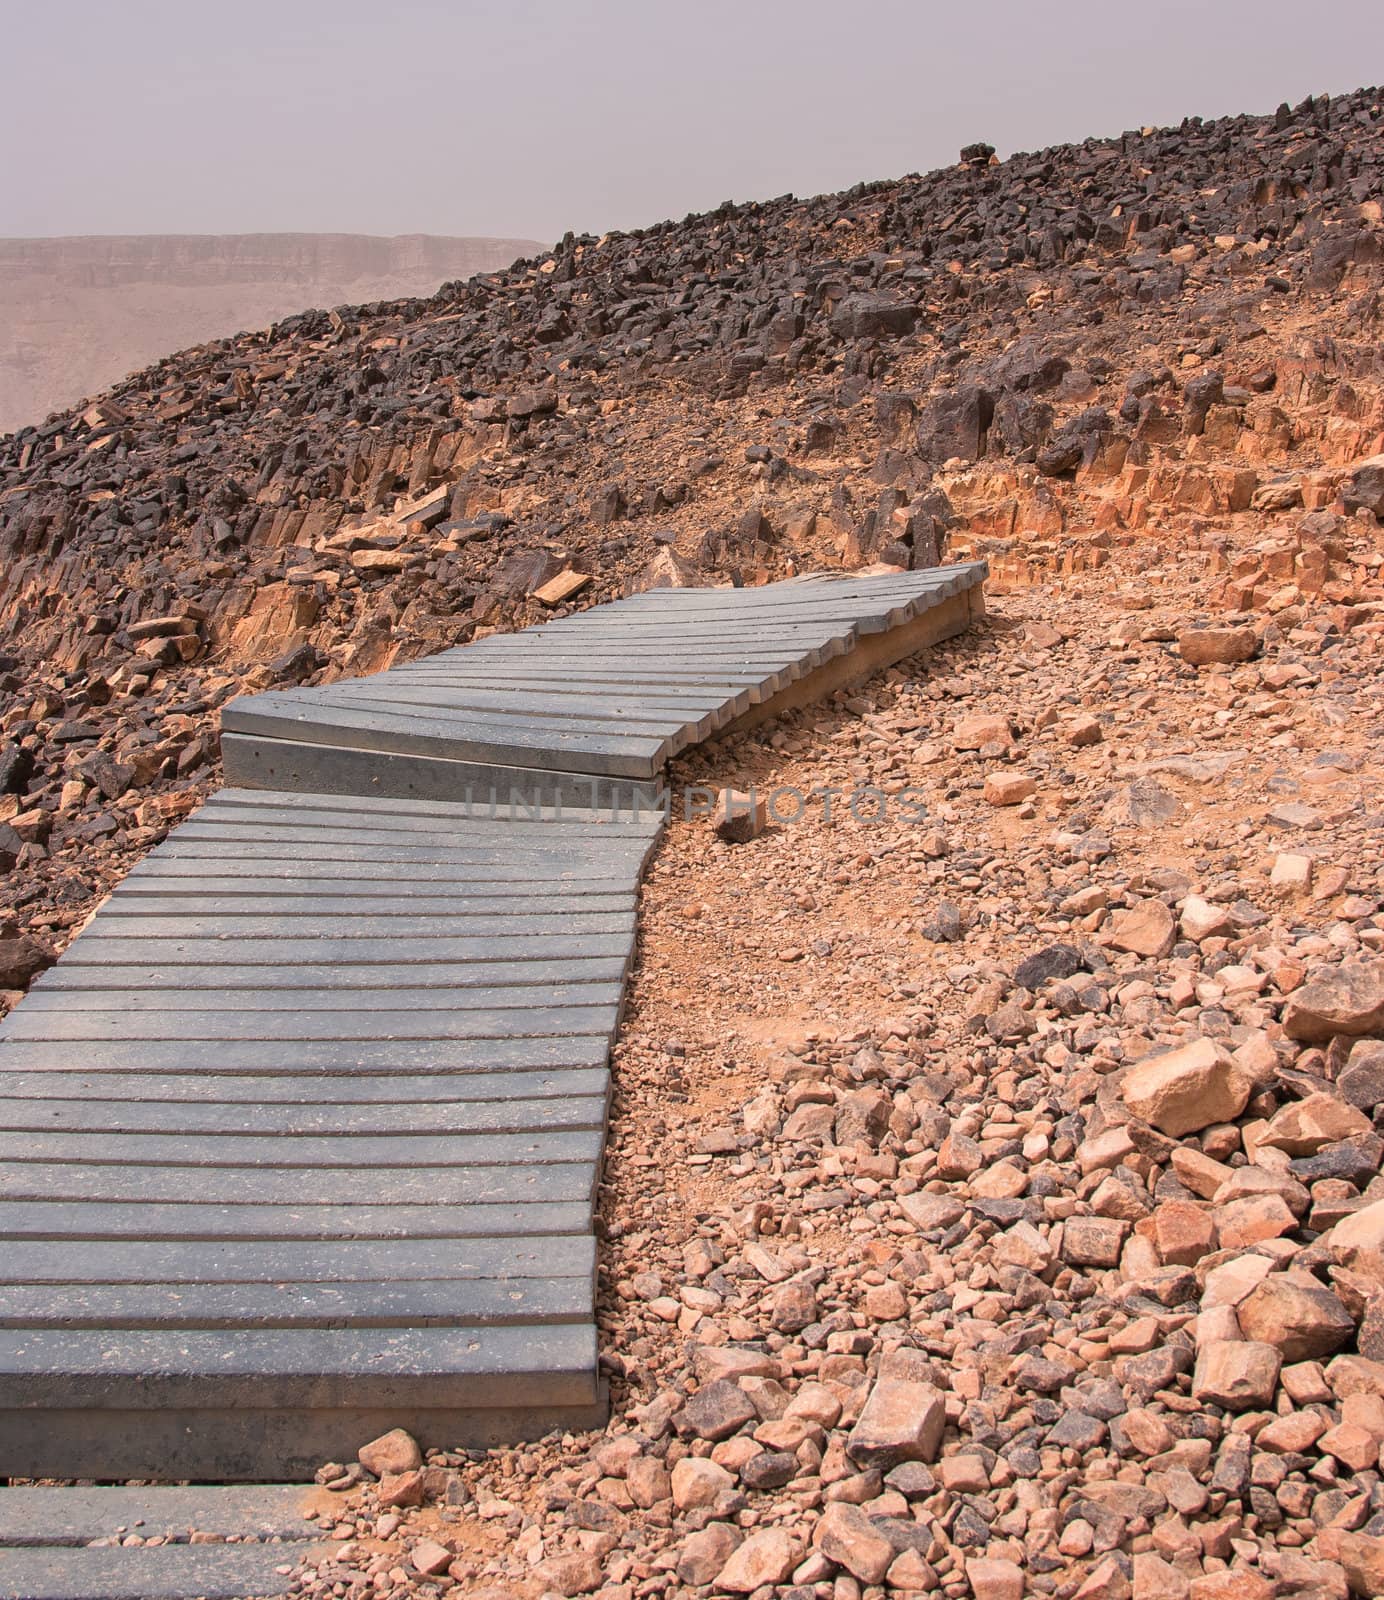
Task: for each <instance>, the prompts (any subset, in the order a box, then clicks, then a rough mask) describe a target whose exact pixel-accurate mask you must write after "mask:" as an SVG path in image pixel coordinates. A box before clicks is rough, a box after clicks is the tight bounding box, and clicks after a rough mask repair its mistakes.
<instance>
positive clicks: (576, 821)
mask: <svg viewBox="0 0 1384 1600" xmlns="http://www.w3.org/2000/svg"><path fill="white" fill-rule="evenodd" d="M266 804H268V805H273V806H275V807H276V808H282V809H284V810H305V811H322V812H335V813H337V814H338V815H340V816H343V817H344V818H346V819H347V820H348V821H354V820H355V819H356V818H358V817H374V816H386V817H389V818H391V819H394V820H399V819H416V820H419V821H430V822H431V823H433V824H435V825H436V826H437V828H438V829H439V831H446V830H448V829H450V828H452V827H453V826H455V825H458V824H466V823H476V824H478V825H480V824H484V825H486V826H494V827H502V828H503V829H504V832H505V833H506V834H507V835H508V834H513V835H514V836H515V837H523V836H524V835H525V834H526V833H530V832H532V831H534V830H535V829H547V828H548V827H550V826H551V822H552V820H554V819H552V818H549V817H548V816H546V815H545V816H544V817H543V819H542V820H538V821H536V820H534V819H533V818H532V817H530V816H528V815H527V814H526V813H525V812H523V811H519V812H516V813H511V812H509V811H508V810H506V809H504V808H499V809H497V811H496V812H495V813H494V814H493V815H491V814H489V813H486V814H485V815H484V816H478V815H477V813H476V812H475V811H474V810H473V809H471V808H469V807H467V806H464V805H459V804H457V803H456V802H455V801H445V800H416V799H403V800H400V799H394V798H391V797H388V796H383V795H377V794H359V795H355V794H351V795H339V794H322V793H314V794H295V793H294V792H293V791H292V790H289V789H284V790H276V791H274V792H272V793H266V791H264V790H261V789H239V788H236V787H235V786H234V785H229V786H228V787H226V788H224V789H219V790H218V791H217V792H216V793H215V794H214V795H212V797H211V798H210V799H209V800H208V801H207V802H206V804H205V805H204V806H203V807H202V811H201V812H200V813H199V815H206V814H207V813H213V814H214V813H218V812H220V811H221V810H223V809H225V810H230V809H234V808H235V807H237V806H241V805H266ZM561 821H562V827H563V834H564V837H570V838H573V839H576V840H581V839H584V838H620V837H627V838H632V837H634V836H635V835H638V834H640V833H641V832H642V833H647V832H648V831H649V830H648V829H647V828H641V826H640V825H639V824H634V823H629V822H618V821H614V820H612V818H611V817H610V816H609V814H608V813H607V812H606V811H605V810H604V809H587V808H584V807H581V806H575V805H569V806H566V807H564V808H563V811H562V815H561Z"/></svg>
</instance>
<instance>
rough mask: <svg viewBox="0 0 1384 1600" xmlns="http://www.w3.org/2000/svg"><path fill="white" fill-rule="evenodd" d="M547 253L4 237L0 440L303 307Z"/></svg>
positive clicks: (452, 244) (362, 238)
mask: <svg viewBox="0 0 1384 1600" xmlns="http://www.w3.org/2000/svg"><path fill="white" fill-rule="evenodd" d="M541 248H542V246H541V245H539V244H537V243H536V242H535V241H533V240H531V239H446V238H436V237H433V236H432V235H430V234H421V233H414V234H402V235H400V236H399V237H397V238H390V239H384V238H373V237H369V236H367V235H364V234H351V233H247V234H225V235H217V234H148V235H141V236H135V237H130V238H120V237H92V238H72V239H0V433H3V432H7V431H11V430H13V429H15V428H19V427H22V426H24V425H25V424H27V423H35V422H41V421H42V420H43V418H44V417H45V416H47V415H48V413H49V412H50V411H53V410H55V409H57V408H59V407H62V406H70V405H72V404H74V403H75V402H76V401H78V400H80V399H83V398H84V397H85V396H87V395H92V394H97V393H99V392H100V391H101V390H103V389H105V388H108V387H109V386H110V385H111V384H112V383H115V382H117V381H118V380H119V379H120V378H122V377H124V376H125V375H126V374H127V373H129V372H133V371H135V370H137V369H138V368H140V367H144V366H146V365H148V363H149V362H151V361H154V360H157V359H158V358H159V357H160V356H165V355H169V354H171V353H172V352H173V351H175V350H181V349H183V348H185V347H186V346H188V345H194V344H200V343H202V342H204V341H205V340H207V339H214V338H219V337H222V336H224V335H228V334H233V333H238V332H241V331H243V330H247V329H253V328H259V327H264V326H266V325H267V324H269V323H271V322H274V321H276V320H277V319H278V318H280V317H285V316H289V315H291V314H292V313H293V312H295V311H304V310H307V309H309V308H316V307H330V306H335V305H341V304H344V303H347V302H349V303H351V304H356V305H358V304H361V303H364V302H368V301H372V300H391V299H397V298H399V297H401V296H404V295H426V294H430V293H432V291H433V290H434V289H436V288H437V286H438V285H439V284H441V283H445V282H446V281H447V280H448V279H451V278H466V277H470V276H471V274H473V273H476V272H491V271H495V270H496V269H498V268H501V267H507V266H509V265H510V263H511V262H513V261H514V260H515V259H517V258H518V257H520V256H529V255H533V254H535V253H536V252H537V251H539V250H540V249H541Z"/></svg>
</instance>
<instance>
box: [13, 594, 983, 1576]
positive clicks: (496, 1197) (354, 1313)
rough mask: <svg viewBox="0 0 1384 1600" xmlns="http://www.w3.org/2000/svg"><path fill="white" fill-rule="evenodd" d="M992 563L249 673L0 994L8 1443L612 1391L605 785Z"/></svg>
mask: <svg viewBox="0 0 1384 1600" xmlns="http://www.w3.org/2000/svg"><path fill="white" fill-rule="evenodd" d="M982 576H983V568H981V567H970V568H961V569H941V570H939V571H937V572H932V573H909V574H898V575H889V576H881V577H856V578H827V579H817V578H813V579H800V580H794V581H792V582H789V583H785V584H777V585H772V586H769V587H767V588H762V589H754V590H679V591H666V592H661V593H658V594H653V595H642V596H639V597H637V598H635V599H631V600H627V601H621V602H618V603H616V604H614V605H611V606H602V607H597V608H595V609H594V610H592V611H590V612H585V613H582V614H581V615H579V616H576V617H572V618H568V619H564V620H562V621H559V622H554V623H550V624H548V625H547V626H546V627H543V628H538V629H534V630H532V631H531V633H529V634H519V635H513V636H505V637H496V638H494V639H487V640H485V641H482V642H481V643H480V644H477V645H473V646H468V647H465V648H463V649H460V650H453V651H448V652H446V653H445V654H443V655H440V656H437V657H433V658H431V659H430V660H427V661H420V662H416V663H413V664H411V665H409V666H406V667H400V668H397V669H394V670H392V671H390V672H386V673H381V674H380V675H379V676H378V677H376V678H373V679H369V680H364V681H361V682H354V683H342V684H334V685H331V686H330V687H328V688H324V689H321V690H302V691H295V692H294V693H292V694H273V695H257V696H253V697H250V698H248V699H246V700H244V701H241V702H237V703H236V704H235V705H233V706H231V707H229V708H228V709H227V712H226V715H225V727H226V729H227V734H226V743H227V767H228V771H229V772H230V774H231V775H232V777H238V778H239V779H240V782H239V783H238V784H237V785H236V786H233V787H231V788H228V789H226V790H224V791H222V792H221V793H220V794H218V795H216V796H215V797H214V798H213V799H212V800H211V801H209V802H208V803H207V804H206V805H205V806H203V807H202V809H201V810H200V811H199V812H197V813H196V814H195V815H194V816H193V817H192V818H190V819H189V820H188V821H187V822H186V823H185V824H184V825H183V826H182V827H181V828H179V829H178V830H177V831H176V832H175V833H174V834H173V835H172V836H171V837H170V838H169V839H168V840H167V841H166V842H165V843H164V844H163V845H161V846H160V847H159V848H158V849H157V850H156V851H155V852H154V853H153V854H152V855H151V856H150V857H149V858H148V859H147V860H145V861H143V862H142V863H141V864H140V865H139V866H138V867H137V868H135V870H134V871H133V872H131V873H130V875H129V877H128V878H127V879H126V881H125V882H124V883H123V884H122V885H121V886H120V887H119V888H118V889H117V891H116V892H115V893H114V894H113V895H112V896H111V897H110V899H109V900H108V901H107V902H106V903H105V905H104V906H102V907H101V909H100V910H99V911H98V912H97V913H96V915H95V916H94V917H93V918H92V920H91V921H90V923H89V924H88V926H87V927H86V928H85V929H84V931H83V932H82V933H81V935H80V936H79V937H78V938H77V939H76V940H75V941H74V943H73V944H72V946H71V948H70V949H69V950H68V952H67V953H66V955H65V956H64V957H63V959H62V960H61V961H60V962H58V964H57V965H56V966H55V967H53V968H52V969H51V970H50V971H49V972H47V973H45V974H44V975H43V977H42V978H40V979H39V980H38V982H37V983H36V984H35V985H34V988H33V991H32V993H31V994H30V996H29V997H28V998H27V999H26V1000H25V1002H24V1003H23V1004H22V1005H21V1006H19V1007H18V1008H17V1009H16V1010H15V1012H14V1013H13V1014H12V1015H11V1016H10V1017H9V1018H8V1019H6V1021H5V1022H4V1023H3V1024H0V1156H3V1160H0V1242H3V1245H4V1249H3V1254H0V1446H2V1447H3V1452H4V1457H5V1461H6V1471H7V1472H8V1473H10V1474H16V1475H24V1476H36V1477H37V1476H59V1477H68V1476H72V1477H95V1478H127V1477H160V1478H165V1479H167V1478H191V1479H198V1478H201V1479H223V1480H236V1479H239V1480H255V1479H261V1478H272V1477H292V1476H299V1475H302V1474H304V1473H310V1472H311V1470H312V1469H313V1468H314V1467H315V1466H316V1465H317V1464H318V1463H319V1462H320V1461H321V1460H323V1459H326V1458H329V1457H336V1458H343V1457H344V1458H347V1459H349V1458H350V1457H351V1456H352V1455H353V1454H354V1450H355V1448H356V1447H357V1445H358V1444H359V1443H360V1442H362V1441H363V1440H364V1439H366V1438H369V1437H370V1436H371V1435H372V1434H374V1433H376V1432H381V1431H384V1430H385V1429H386V1428H388V1427H393V1426H403V1427H406V1428H409V1429H410V1431H412V1432H414V1433H416V1434H418V1435H419V1436H420V1437H422V1438H423V1439H424V1440H428V1441H432V1442H437V1443H443V1444H454V1445H455V1444H485V1443H491V1442H500V1441H504V1440H513V1439H517V1438H521V1437H525V1436H528V1437H532V1436H535V1435H538V1434H541V1433H543V1432H546V1431H549V1430H551V1429H553V1428H567V1427H587V1426H592V1425H595V1424H597V1423H598V1422H599V1421H600V1420H601V1418H602V1416H603V1405H604V1398H603V1394H602V1391H601V1385H600V1382H599V1375H598V1367H597V1353H596V1335H595V1325H594V1272H595V1249H594V1240H593V1236H592V1206H593V1200H594V1195H595V1189H596V1182H597V1177H598V1174H599V1168H600V1159H601V1151H602V1145H603V1139H604V1129H605V1118H606V1106H607V1098H608V1059H609V1051H610V1045H611V1041H612V1039H613V1036H614V1033H615V1030H616V1028H617V1026H618V1023H619V1019H620V1011H621V1005H622V1000H623V995H624V983H625V976H626V972H627V969H628V967H629V963H630V961H631V959H632V956H633V952H634V946H635V935H636V899H635V897H636V891H637V887H638V883H639V879H640V875H641V873H642V870H643V867H644V864H645V862H646V861H647V859H648V856H649V854H650V852H651V850H652V848H653V846H654V844H655V842H656V840H657V837H658V834H659V831H660V828H661V825H662V811H661V809H658V808H655V807H650V808H648V809H645V810H642V811H638V810H636V811H634V812H631V811H629V810H616V809H612V807H611V805H610V804H609V802H610V800H611V798H612V795H613V787H612V786H613V785H615V784H617V783H619V784H623V785H625V787H626V791H627V793H626V798H627V799H628V798H629V796H630V795H631V794H632V795H634V796H635V797H639V796H642V795H643V794H645V792H646V791H648V790H650V789H653V788H656V786H657V782H658V779H659V777H660V774H661V771H662V767H663V764H664V763H665V762H666V760H667V759H668V757H669V756H670V755H671V754H673V753H675V752H676V751H677V750H679V749H681V748H684V747H685V746H686V745H687V744H688V743H689V742H692V741H693V740H695V739H699V738H704V737H706V736H707V735H708V734H709V733H712V732H715V731H717V730H723V729H726V728H728V727H731V726H735V725H743V724H747V723H748V722H750V721H752V720H754V719H755V718H756V717H758V716H761V715H772V714H773V712H774V710H775V709H776V708H777V707H778V706H781V705H783V704H786V703H794V702H793V701H792V700H791V697H792V696H794V695H802V694H809V695H810V694H815V693H819V692H825V689H826V688H829V687H831V686H833V685H834V684H835V683H837V682H839V681H845V680H844V677H843V673H845V672H846V671H854V672H856V673H857V674H858V673H861V672H865V671H868V670H870V667H871V666H872V665H877V664H879V663H880V662H881V661H882V660H884V659H898V657H899V656H902V655H903V654H907V653H909V652H910V651H911V650H913V649H916V648H918V647H919V643H920V642H926V640H927V639H929V638H937V637H942V636H945V635H946V634H947V633H954V632H957V631H959V629H960V628H961V627H964V626H965V624H966V621H967V620H968V618H969V617H970V615H971V614H972V611H973V609H974V608H975V605H976V603H977V601H978V599H979V589H978V585H979V582H980V579H981V577H982ZM319 757H320V758H321V759H320V760H319ZM323 762H325V765H323V764H322V763H323ZM400 763H402V765H401V764H400ZM420 763H422V765H419V764H420ZM420 772H426V773H427V774H428V776H427V779H426V781H424V780H422V779H420V778H419V773H420ZM285 774H287V777H285ZM304 774H306V775H307V778H310V779H311V785H310V786H309V787H307V788H304V787H303V786H302V784H300V783H299V782H297V781H289V780H290V779H293V780H296V779H298V778H302V777H303V775H304ZM324 777H330V778H331V779H332V781H331V782H325V781H323V779H324ZM247 779H248V780H250V781H251V782H259V781H263V782H265V783H269V784H271V785H273V786H274V787H273V788H272V790H271V789H266V788H265V787H259V786H256V787H250V786H248V784H247V781H246V780H247ZM304 781H307V779H304ZM477 784H485V785H489V786H491V787H496V788H499V789H502V790H503V795H502V796H500V797H499V798H498V799H497V800H496V801H495V803H491V799H490V797H489V796H488V795H486V796H477V795H476V794H475V793H474V790H473V786H474V785H477ZM511 787H513V788H515V789H516V790H517V794H516V797H515V800H514V801H511V799H510V797H509V790H510V789H511ZM420 791H426V792H424V793H420ZM468 791H472V792H471V793H470V796H469V798H468ZM439 793H442V794H444V795H445V796H446V797H445V798H439V797H438V795H439ZM573 794H575V795H577V796H579V797H581V796H583V795H584V797H585V798H586V799H587V800H588V801H594V802H600V803H598V804H588V805H586V806H580V805H573V803H572V799H571V797H572V795H573ZM544 804H546V806H547V809H546V811H543V813H542V814H541V815H540V808H541V806H542V805H544ZM0 1592H2V1591H0Z"/></svg>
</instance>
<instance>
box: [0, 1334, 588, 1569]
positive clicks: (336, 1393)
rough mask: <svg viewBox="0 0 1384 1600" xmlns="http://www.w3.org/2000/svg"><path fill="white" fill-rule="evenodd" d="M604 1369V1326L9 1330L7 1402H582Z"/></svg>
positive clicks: (268, 1405) (1, 1343) (1, 1378)
mask: <svg viewBox="0 0 1384 1600" xmlns="http://www.w3.org/2000/svg"><path fill="white" fill-rule="evenodd" d="M595 1374H596V1332H595V1328H594V1327H592V1326H590V1325H586V1326H583V1325H579V1324H559V1325H557V1326H553V1327H539V1328H523V1327H519V1328H511V1327H498V1328H475V1329H469V1328H456V1329H452V1328H441V1329H439V1328H413V1329H410V1328H402V1329H394V1328H391V1329H374V1330H372V1329H368V1328H350V1329H333V1328H277V1329H275V1328H270V1329H255V1328H247V1329H246V1330H245V1332H244V1333H243V1334H242V1335H241V1336H239V1337H237V1338H236V1339H234V1340H227V1339H226V1337H225V1335H224V1334H222V1333H219V1332H217V1331H214V1330H213V1331H209V1332H204V1333H199V1332H196V1331H193V1332H184V1331H181V1330H180V1331H178V1332H176V1333H160V1332H158V1331H143V1332H141V1331H130V1332H125V1333H121V1334H119V1335H118V1336H116V1335H106V1334H103V1333H102V1332H100V1331H89V1330H83V1329H73V1330H67V1331H64V1330H54V1331H46V1332H44V1334H43V1335H42V1336H41V1337H34V1336H33V1335H31V1334H28V1333H24V1332H18V1331H15V1330H12V1329H11V1330H0V1408H12V1409H14V1410H16V1411H20V1412H36V1411H43V1410H47V1409H54V1410H66V1409H69V1408H71V1407H74V1406H76V1407H82V1408H84V1409H86V1408H92V1407H102V1408H105V1407H108V1406H110V1405H111V1404H112V1402H115V1403H117V1404H118V1406H120V1407H123V1408H125V1409H129V1410H136V1411H140V1410H155V1411H156V1410H161V1409H163V1408H164V1407H167V1406H198V1405H210V1406H213V1407H226V1406H242V1405H243V1406H254V1407H255V1408H256V1409H261V1410H270V1409H275V1408H288V1407H292V1406H295V1405H302V1404H308V1405H319V1406H320V1405H322V1404H324V1403H327V1402H328V1401H329V1398H333V1397H334V1398H336V1399H337V1400H338V1403H348V1404H352V1405H354V1406H358V1407H364V1406H369V1405H383V1406H390V1405H399V1406H403V1405H405V1404H409V1403H412V1404H417V1403H418V1402H419V1401H422V1402H423V1403H425V1404H426V1403H430V1404H431V1405H433V1406H435V1407H438V1408H443V1407H446V1406H449V1405H458V1404H460V1405H464V1406H468V1407H477V1408H483V1407H487V1406H515V1405H521V1406H534V1407H537V1406H545V1405H580V1404H583V1403H589V1402H590V1401H591V1400H593V1399H594V1398H595V1390H596V1376H595ZM348 1395H353V1396H354V1399H353V1400H351V1401H347V1399H346V1397H347V1396H348ZM430 1395H431V1397H432V1398H431V1401H429V1400H428V1397H429V1396H430ZM122 1421H124V1425H126V1426H129V1422H128V1421H127V1420H125V1419H122ZM199 1548H200V1547H199Z"/></svg>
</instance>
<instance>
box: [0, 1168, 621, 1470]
mask: <svg viewBox="0 0 1384 1600" xmlns="http://www.w3.org/2000/svg"><path fill="white" fill-rule="evenodd" d="M590 1225H591V1210H590V1207H589V1206H588V1205H586V1204H584V1203H583V1202H582V1201H580V1200H555V1201H542V1200H535V1201H531V1202H527V1203H525V1202H508V1203H502V1202H497V1203H490V1202H485V1201H482V1202H479V1203H476V1204H469V1205H466V1204H463V1205H445V1206H444V1205H436V1204H432V1203H426V1204H418V1205H354V1204H346V1203H333V1204H323V1205H306V1204H302V1203H299V1204H294V1203H291V1202H290V1203H287V1204H284V1205H263V1204H260V1203H258V1202H257V1201H256V1200H255V1199H247V1200H245V1201H244V1202H242V1203H239V1204H230V1203H220V1204H212V1203H206V1202H203V1201H200V1200H195V1201H184V1202H183V1203H181V1204H179V1203H177V1202H160V1201H120V1200H102V1201H81V1200H77V1201H73V1200H57V1201H53V1200H6V1201H0V1239H7V1240H8V1239H48V1240H55V1241H56V1240H65V1239H197V1240H201V1239H246V1240H253V1239H318V1240H326V1239H410V1238H429V1239H475V1238H489V1239H498V1238H501V1237H504V1236H507V1235H510V1234H518V1235H522V1236H524V1237H526V1238H527V1237H533V1236H534V1235H537V1234H544V1233H553V1234H573V1233H582V1232H584V1231H585V1230H586V1229H587V1228H589V1227H590ZM0 1493H3V1491H0Z"/></svg>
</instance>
